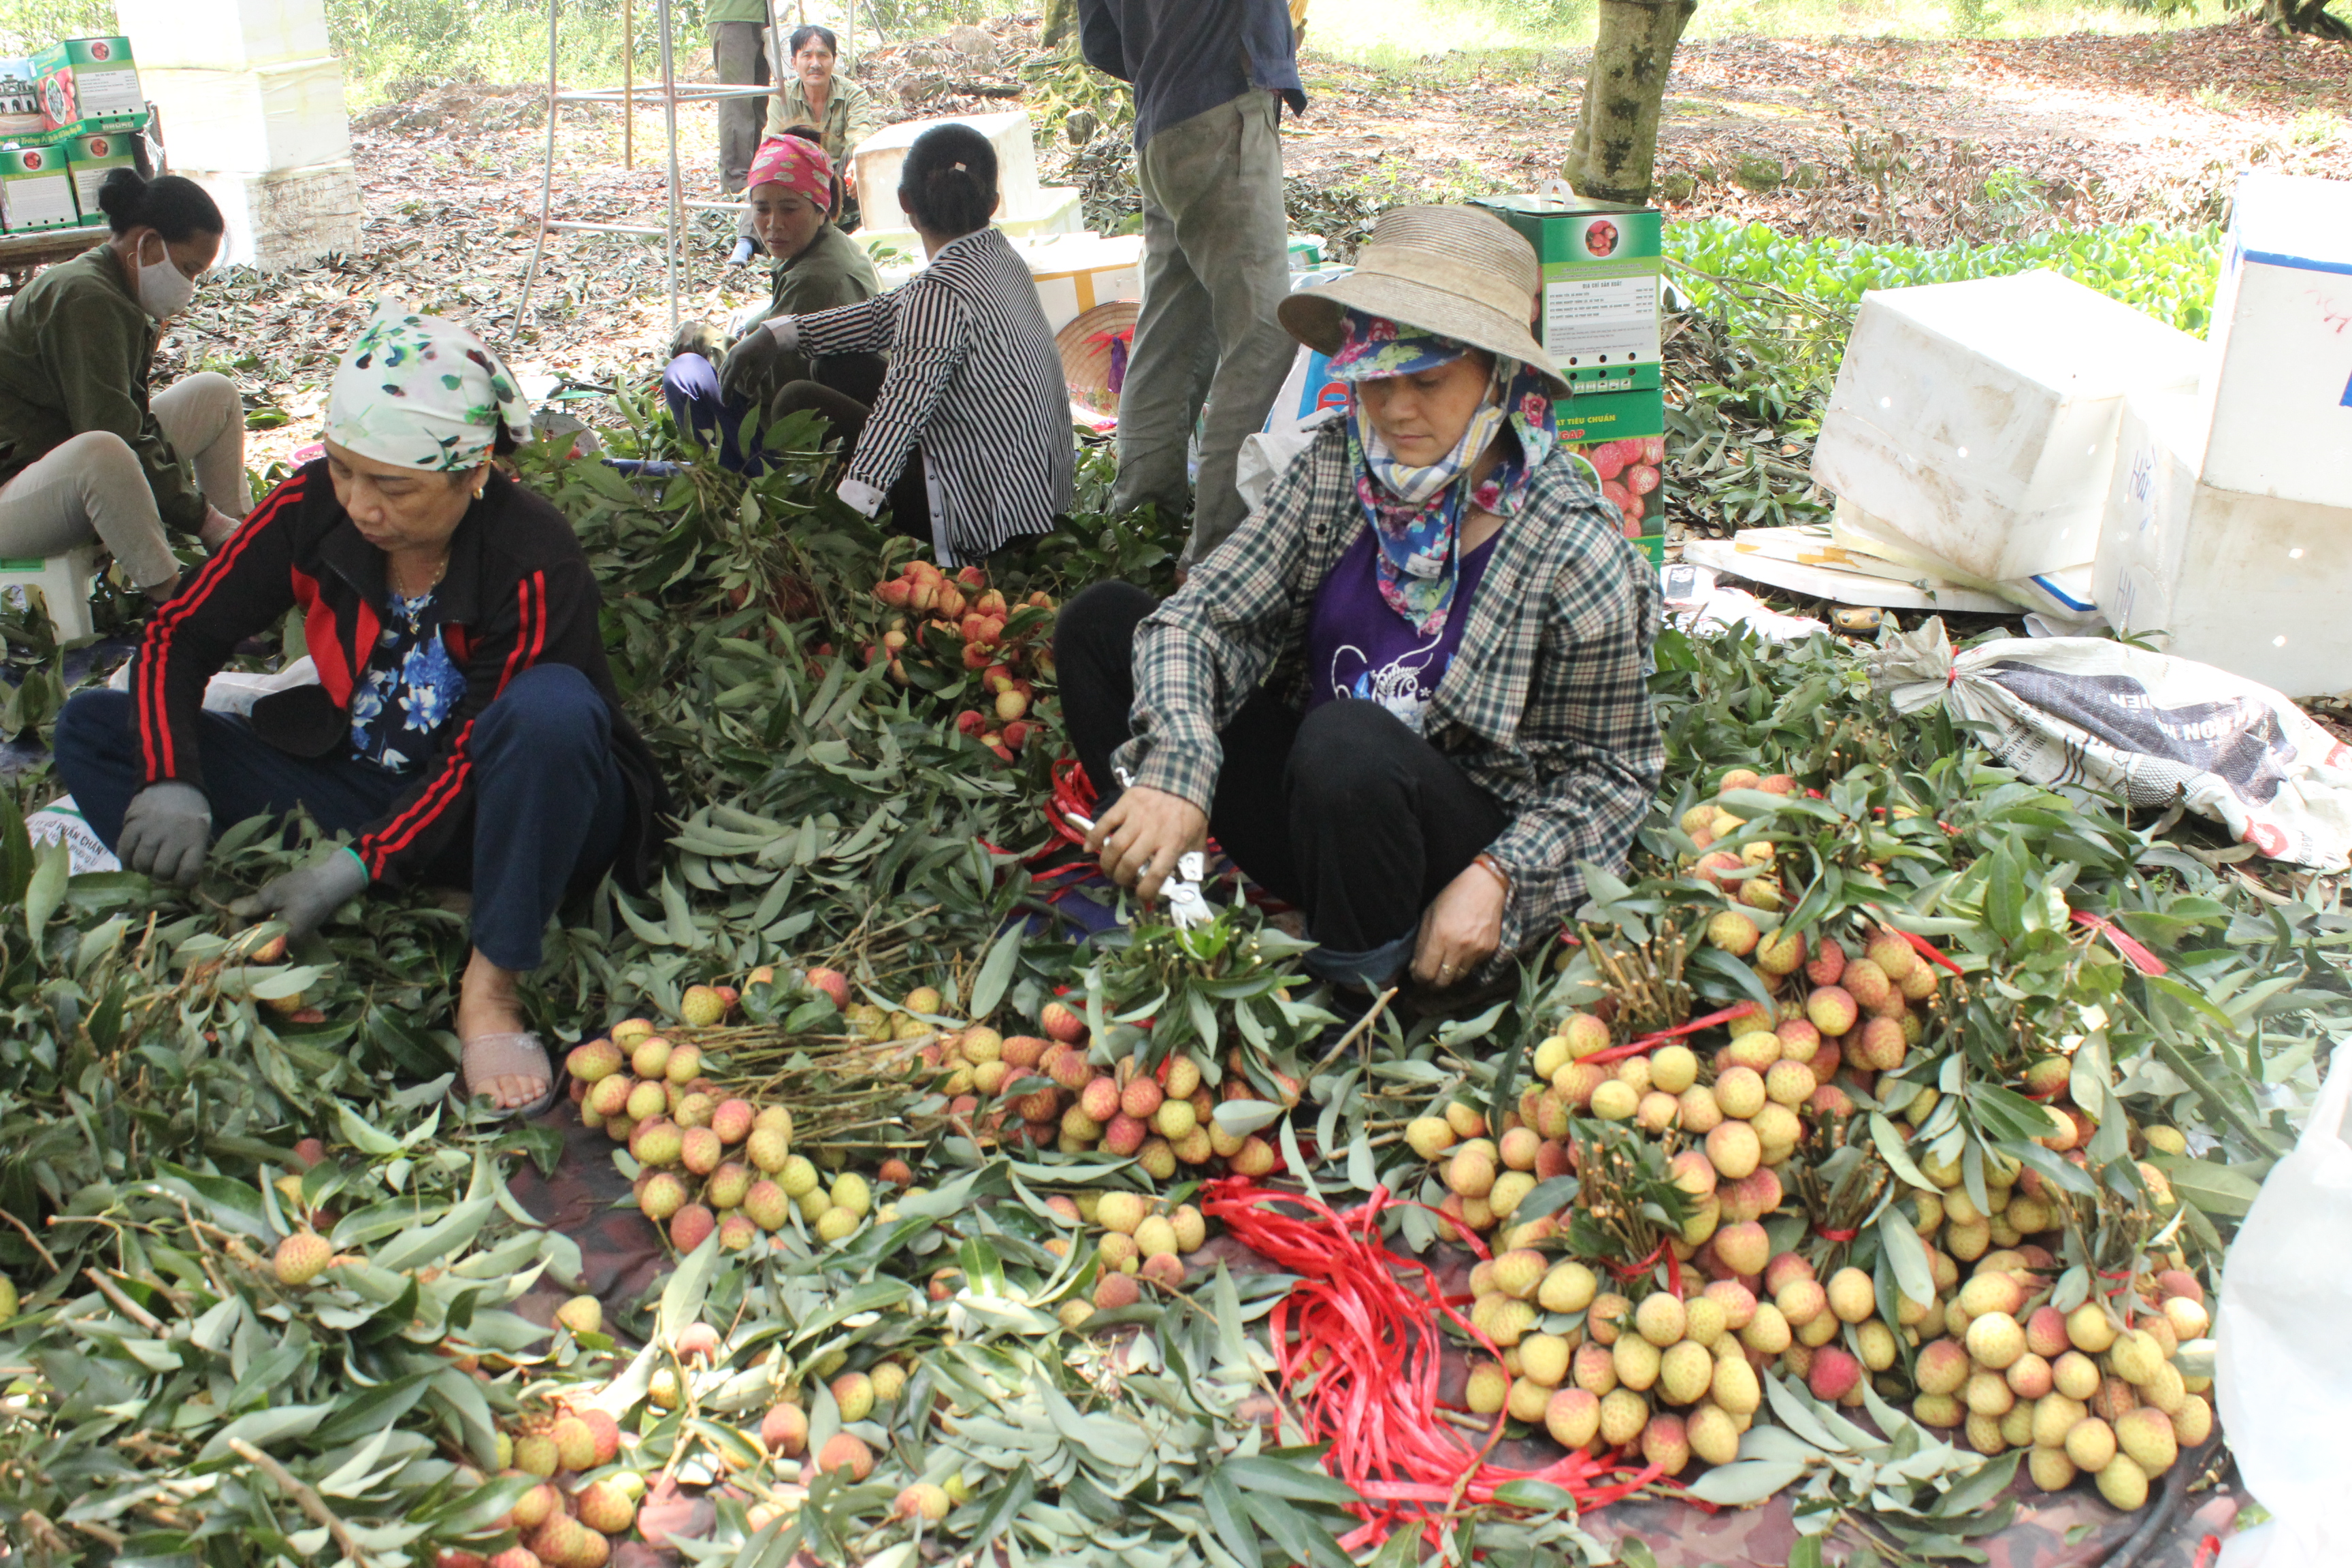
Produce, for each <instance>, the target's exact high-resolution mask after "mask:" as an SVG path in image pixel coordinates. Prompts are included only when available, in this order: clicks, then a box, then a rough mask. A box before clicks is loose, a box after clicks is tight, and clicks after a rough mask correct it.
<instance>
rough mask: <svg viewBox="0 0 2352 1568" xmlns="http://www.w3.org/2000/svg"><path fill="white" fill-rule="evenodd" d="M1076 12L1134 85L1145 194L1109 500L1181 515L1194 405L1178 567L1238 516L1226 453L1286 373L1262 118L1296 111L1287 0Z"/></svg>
mask: <svg viewBox="0 0 2352 1568" xmlns="http://www.w3.org/2000/svg"><path fill="white" fill-rule="evenodd" d="M1078 18H1079V28H1080V33H1081V37H1082V40H1083V43H1084V46H1085V50H1086V57H1087V63H1088V64H1090V65H1092V66H1094V67H1095V68H1097V70H1103V71H1108V73H1110V74H1111V75H1112V76H1115V77H1118V78H1119V79H1121V80H1123V81H1128V82H1130V83H1132V84H1133V85H1134V88H1135V145H1136V151H1137V180H1138V183H1139V184H1140V185H1141V186H1142V187H1143V310H1142V315H1141V317H1140V319H1139V321H1137V322H1136V329H1135V350H1134V353H1133V355H1132V357H1131V358H1130V359H1129V362H1128V369H1127V381H1126V385H1125V390H1124V391H1122V392H1121V394H1120V395H1119V420H1118V488H1117V489H1116V490H1115V491H1114V493H1113V496H1112V500H1111V504H1112V508H1113V510H1119V511H1126V510H1132V509H1134V508H1136V507H1139V506H1142V505H1144V504H1145V503H1147V502H1152V503H1156V504H1157V505H1158V506H1159V507H1160V510H1161V511H1162V512H1163V513H1164V514H1167V515H1170V516H1174V515H1178V514H1180V513H1181V512H1182V510H1183V509H1184V501H1185V491H1186V486H1187V479H1186V473H1185V444H1186V441H1187V439H1188V438H1189V437H1190V436H1191V435H1192V426H1193V424H1194V422H1195V421H1196V420H1197V419H1198V418H1199V416H1200V412H1201V404H1202V398H1203V397H1204V396H1205V397H1206V398H1207V401H1208V405H1209V419H1208V425H1207V427H1206V428H1205V429H1204V430H1203V431H1202V439H1201V480H1200V488H1199V495H1198V497H1197V499H1196V500H1194V503H1193V508H1192V538H1191V540H1190V542H1188V543H1187V544H1186V545H1185V547H1184V555H1183V563H1184V564H1185V565H1186V566H1188V567H1189V566H1190V565H1192V563H1194V562H1197V561H1199V560H1200V559H1201V558H1202V557H1203V556H1205V555H1206V554H1208V552H1210V551H1212V550H1213V549H1215V548H1216V547H1217V545H1219V544H1220V543H1222V542H1223V541H1224V539H1225V537H1226V536H1227V535H1228V534H1230V533H1232V532H1233V531H1234V529H1235V528H1237V527H1239V526H1240V525H1241V522H1242V520H1243V518H1244V516H1245V515H1246V512H1247V509H1246V508H1245V507H1244V504H1243V502H1242V499H1241V493H1240V491H1239V490H1237V489H1235V488H1234V459H1235V458H1237V457H1238V456H1239V454H1240V451H1241V444H1242V440H1243V437H1246V436H1248V435H1249V434H1250V433H1251V432H1252V431H1254V430H1256V429H1258V428H1260V427H1261V426H1264V424H1265V415H1266V410H1267V409H1268V408H1269V407H1271V406H1272V405H1273V403H1274V396H1275V394H1276V392H1278V391H1280V390H1281V388H1282V379H1283V376H1284V375H1285V374H1286V373H1287V372H1288V370H1289V368H1290V362H1291V355H1292V344H1291V342H1290V339H1289V338H1288V337H1287V336H1286V334H1285V333H1284V331H1283V330H1282V327H1281V324H1280V323H1279V322H1277V321H1276V320H1275V314H1274V311H1275V307H1276V305H1278V304H1280V303H1281V302H1282V300H1283V297H1284V296H1285V295H1286V294H1287V293H1288V292H1289V291H1290V264H1289V259H1288V255H1287V247H1288V241H1289V222H1288V219H1287V218H1286V216H1285V214H1284V209H1283V201H1282V143H1281V141H1280V139H1279V137H1278V136H1277V134H1276V124H1277V122H1278V121H1279V120H1280V117H1281V114H1282V106H1283V105H1284V104H1285V103H1288V104H1289V105H1290V108H1291V111H1292V112H1293V113H1298V112H1301V111H1303V110H1305V109H1306V107H1307V95H1306V94H1305V93H1304V92H1302V91H1300V90H1299V85H1298V58H1297V36H1296V34H1295V33H1294V32H1293V31H1292V29H1291V23H1290V13H1289V10H1288V7H1287V5H1286V4H1285V0H1078ZM1210 344H1214V345H1215V350H1216V357H1215V363H1214V369H1213V374H1212V371H1211V366H1210V364H1209V363H1208V356H1207V353H1206V352H1205V350H1206V347H1207V345H1210Z"/></svg>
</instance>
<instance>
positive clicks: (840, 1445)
mask: <svg viewBox="0 0 2352 1568" xmlns="http://www.w3.org/2000/svg"><path fill="white" fill-rule="evenodd" d="M816 1468H818V1469H819V1470H822V1471H825V1472H827V1473H832V1472H835V1471H838V1472H840V1473H842V1474H845V1475H846V1476H848V1478H849V1479H851V1480H853V1481H862V1480H864V1479H866V1477H868V1476H870V1475H872V1474H873V1473H874V1451H873V1450H872V1449H871V1448H868V1447H866V1443H865V1440H864V1439H863V1438H860V1437H858V1436H855V1435H854V1434H852V1433H848V1432H835V1434H834V1435H833V1436H830V1437H828V1438H826V1439H825V1443H824V1448H823V1449H822V1450H821V1451H819V1453H818V1454H817V1457H816Z"/></svg>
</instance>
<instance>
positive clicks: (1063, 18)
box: [1043, 0, 1078, 49]
mask: <svg viewBox="0 0 2352 1568" xmlns="http://www.w3.org/2000/svg"><path fill="white" fill-rule="evenodd" d="M1077 37H1078V0H1045V37H1044V39H1043V42H1044V43H1045V47H1047V48H1049V49H1050V48H1053V47H1055V46H1056V45H1059V44H1063V43H1076V41H1077Z"/></svg>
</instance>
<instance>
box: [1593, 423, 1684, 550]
mask: <svg viewBox="0 0 2352 1568" xmlns="http://www.w3.org/2000/svg"><path fill="white" fill-rule="evenodd" d="M1571 449H1572V450H1574V451H1577V452H1579V453H1580V454H1581V455H1582V456H1583V458H1585V460H1586V461H1587V462H1590V463H1591V465H1592V470H1593V472H1595V473H1597V474H1599V475H1600V476H1601V495H1602V497H1603V498H1604V499H1606V500H1610V501H1612V502H1614V503H1615V504H1616V507H1617V510H1618V511H1619V512H1621V513H1622V514H1623V517H1624V532H1625V537H1626V538H1628V539H1638V538H1640V537H1641V535H1642V534H1643V531H1644V530H1643V527H1642V519H1643V515H1644V514H1645V513H1648V512H1651V511H1654V510H1657V509H1658V507H1659V506H1661V505H1662V504H1663V498H1661V499H1660V500H1652V499H1651V497H1652V496H1653V495H1654V494H1655V493H1656V491H1657V489H1658V482H1659V474H1658V468H1659V466H1660V465H1661V464H1663V463H1664V462H1665V460H1666V438H1665V437H1664V436H1627V437H1621V438H1619V439H1617V440H1614V441H1596V442H1594V443H1592V444H1591V446H1587V447H1574V448H1571Z"/></svg>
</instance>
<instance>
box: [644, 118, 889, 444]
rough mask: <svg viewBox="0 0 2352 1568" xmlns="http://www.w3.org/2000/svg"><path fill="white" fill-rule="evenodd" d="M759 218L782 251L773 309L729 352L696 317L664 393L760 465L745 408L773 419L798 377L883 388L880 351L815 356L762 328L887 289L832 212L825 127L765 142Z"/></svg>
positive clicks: (862, 395)
mask: <svg viewBox="0 0 2352 1568" xmlns="http://www.w3.org/2000/svg"><path fill="white" fill-rule="evenodd" d="M749 180H750V183H749V186H748V190H749V193H750V194H749V195H748V197H747V199H748V200H749V202H750V203H751V226H752V229H753V231H754V232H755V233H757V234H758V235H759V237H760V243H761V244H762V245H764V246H766V247H768V252H769V254H770V255H772V256H773V257H774V258H776V267H775V275H774V276H775V292H774V294H773V295H772V298H771V299H770V300H769V301H768V306H767V309H766V310H761V312H760V313H759V314H758V315H757V316H756V317H754V318H752V319H751V320H748V321H742V322H741V323H740V336H738V337H737V338H736V340H735V342H734V346H733V347H732V348H731V349H727V350H726V351H725V353H724V357H721V352H720V343H721V340H720V339H719V333H718V332H717V331H714V330H713V329H712V328H711V327H710V326H709V324H708V323H706V322H701V321H697V322H695V323H693V324H692V325H691V326H689V327H688V328H686V329H685V330H684V331H680V332H679V334H678V338H677V343H676V344H675V345H673V347H672V349H671V358H670V363H669V369H668V370H667V372H666V373H664V374H663V376H662V395H663V397H664V398H665V399H666V400H667V403H668V404H669V411H670V416H671V417H672V418H674V419H676V420H677V427H678V429H679V431H680V432H681V433H687V432H691V433H692V434H693V435H694V436H696V437H698V438H699V439H700V440H701V441H702V442H703V443H704V444H705V445H708V446H713V447H718V448H719V462H720V463H721V464H722V465H724V466H725V467H726V468H730V469H735V470H738V471H746V470H748V471H750V472H752V473H757V472H758V471H759V470H760V468H761V461H760V458H759V453H758V450H757V448H756V447H753V449H751V450H750V451H746V450H744V447H745V443H744V441H743V439H742V437H741V429H742V425H743V420H744V416H746V415H748V414H750V413H751V410H753V409H754V408H757V409H759V410H761V418H762V422H764V421H765V418H766V413H767V408H768V405H769V403H770V401H771V400H772V398H773V397H774V396H775V395H776V394H777V393H778V392H779V391H781V390H782V389H783V388H784V387H786V386H789V385H791V384H793V383H795V382H803V381H813V382H815V383H816V384H818V385H820V386H826V387H830V388H832V389H833V390H835V392H838V393H841V394H842V395H845V396H847V397H852V398H855V399H856V400H857V401H858V402H860V403H871V402H873V401H874V397H875V395H876V394H877V392H878V391H879V390H880V389H881V385H882V374H883V370H884V360H883V358H882V356H881V355H880V354H878V353H854V354H830V355H824V356H818V357H812V356H810V355H808V354H805V353H801V352H800V351H798V350H797V349H787V348H784V347H782V345H781V343H780V342H778V340H777V338H776V336H775V334H773V333H772V332H766V331H761V330H760V329H761V326H762V324H763V323H765V322H767V321H770V320H772V319H773V318H775V317H780V316H804V315H809V314H812V313H814V312H815V311H818V310H833V309H835V307H837V306H841V305H856V304H858V303H861V302H862V301H864V300H871V299H872V298H874V296H875V295H876V294H877V293H879V292H880V291H881V287H882V285H881V279H878V278H877V277H876V276H875V273H874V262H873V259H872V258H869V257H868V256H867V255H866V247H864V246H862V245H860V244H858V243H857V242H856V240H854V239H852V238H850V237H849V236H848V235H846V234H845V233H844V232H842V230H841V228H840V227H839V226H837V225H835V224H834V223H832V222H830V221H829V220H830V219H831V218H832V217H833V216H835V215H836V214H838V213H839V212H840V210H841V195H842V193H841V182H840V181H839V180H838V179H837V178H836V177H835V174H834V168H833V160H832V159H831V158H829V157H827V156H826V155H825V151H824V145H823V144H822V143H821V142H819V141H818V140H817V133H816V132H814V131H813V130H811V129H809V128H807V127H805V126H794V127H793V128H792V129H791V130H790V131H787V132H783V133H782V134H781V135H776V136H771V137H769V138H768V139H767V140H766V141H764V142H761V143H760V151H759V155H758V156H757V157H755V158H753V159H752V161H751V175H750V177H749Z"/></svg>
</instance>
